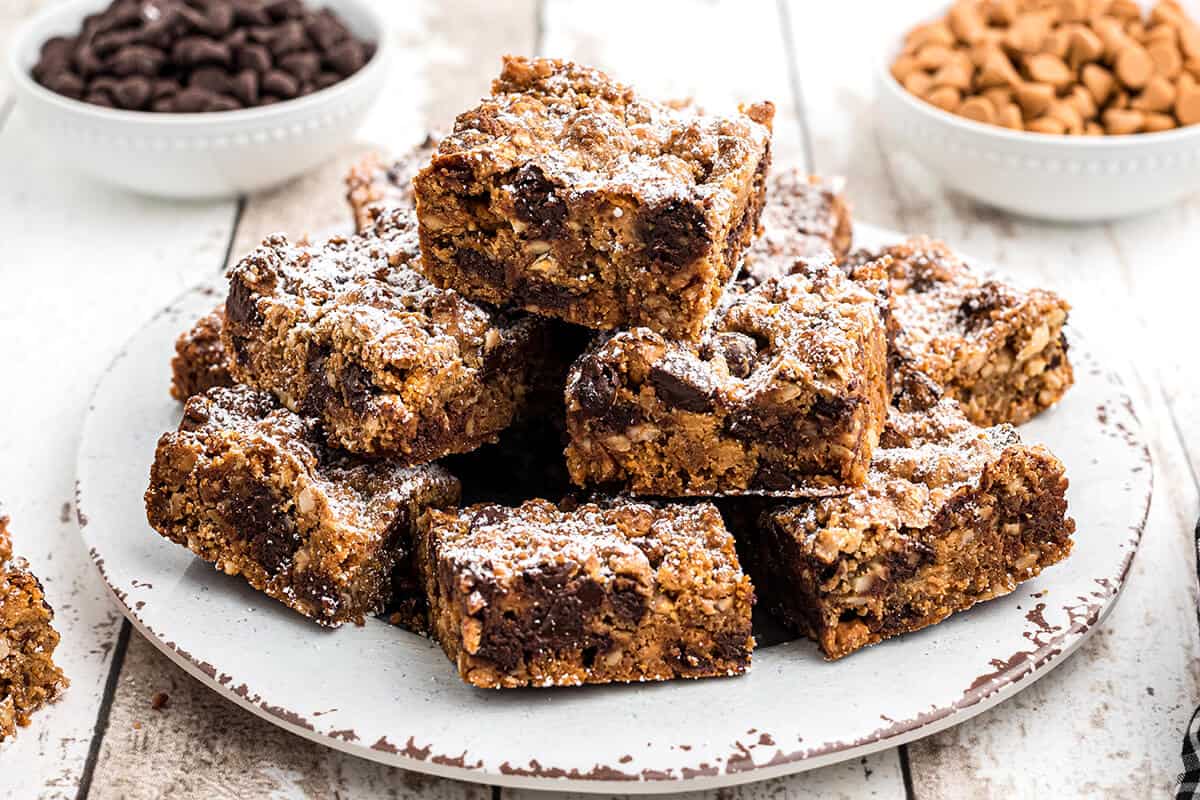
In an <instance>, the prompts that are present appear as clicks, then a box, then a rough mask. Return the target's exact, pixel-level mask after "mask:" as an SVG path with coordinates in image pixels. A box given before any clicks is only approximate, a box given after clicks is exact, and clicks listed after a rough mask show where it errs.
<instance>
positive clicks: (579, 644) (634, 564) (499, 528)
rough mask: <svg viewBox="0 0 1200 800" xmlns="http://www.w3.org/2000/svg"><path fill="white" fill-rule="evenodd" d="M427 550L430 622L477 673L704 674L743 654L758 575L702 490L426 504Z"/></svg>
mask: <svg viewBox="0 0 1200 800" xmlns="http://www.w3.org/2000/svg"><path fill="white" fill-rule="evenodd" d="M421 563H422V565H423V569H424V573H425V576H426V583H427V587H428V594H429V599H430V607H431V618H432V625H433V629H434V633H435V635H436V636H437V638H438V639H439V640H440V641H441V643H442V646H443V648H444V649H445V650H446V653H447V655H448V656H449V657H450V659H451V660H452V661H454V662H455V663H456V665H457V666H458V669H459V672H460V674H461V676H462V677H463V679H464V680H465V681H467V682H468V683H471V684H473V685H475V686H480V687H484V688H511V687H517V686H571V685H577V684H581V683H611V682H628V681H646V680H666V679H670V678H676V677H686V678H700V677H708V676H718V675H734V674H739V673H741V672H744V671H745V670H746V669H747V668H748V667H749V664H750V653H751V651H752V650H753V648H754V639H753V637H752V636H751V631H750V611H751V606H752V605H753V602H754V597H753V589H752V588H751V586H750V581H749V579H748V578H747V577H746V576H745V574H743V572H742V570H741V567H740V565H739V563H738V558H737V553H736V552H735V551H734V546H733V538H732V537H731V536H730V535H729V533H728V532H727V531H726V530H725V527H724V524H723V523H722V521H721V516H720V514H719V513H718V512H717V510H716V509H715V508H714V507H713V506H711V505H709V504H707V503H702V504H697V505H689V506H683V505H664V506H658V505H652V504H649V503H645V502H634V501H628V500H623V501H614V502H611V503H607V504H605V505H595V504H585V505H582V506H578V507H576V508H574V509H572V510H562V509H560V508H558V507H556V506H554V505H553V504H552V503H549V502H546V501H544V500H531V501H529V502H526V503H524V504H522V505H521V506H519V507H517V508H506V507H504V506H498V505H477V506H472V507H470V508H466V509H462V510H459V511H453V512H439V511H432V512H430V513H429V514H428V515H427V517H426V519H425V521H424V530H423V534H422V537H421Z"/></svg>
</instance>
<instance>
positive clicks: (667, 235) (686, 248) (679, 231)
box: [639, 200, 709, 267]
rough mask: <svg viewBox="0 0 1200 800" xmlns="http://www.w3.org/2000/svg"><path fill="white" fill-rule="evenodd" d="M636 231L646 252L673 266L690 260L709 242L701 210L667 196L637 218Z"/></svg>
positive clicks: (655, 259)
mask: <svg viewBox="0 0 1200 800" xmlns="http://www.w3.org/2000/svg"><path fill="white" fill-rule="evenodd" d="M639 233H640V236H641V238H642V241H643V242H644V243H645V246H646V255H647V256H648V257H649V258H650V259H651V260H653V261H658V262H662V263H664V264H667V265H669V266H673V267H681V266H683V265H684V264H688V263H690V262H692V261H694V260H695V259H696V258H698V257H699V256H700V255H701V254H702V253H703V252H704V251H705V249H706V248H707V247H708V244H709V238H708V226H707V224H706V222H705V219H704V212H703V211H701V210H700V208H699V207H697V206H696V205H695V204H694V203H689V202H686V201H684V200H669V201H667V202H665V203H662V204H661V205H659V206H658V207H656V208H653V209H650V210H649V211H648V212H647V213H646V214H645V215H644V216H643V218H642V220H641V223H640V226H639Z"/></svg>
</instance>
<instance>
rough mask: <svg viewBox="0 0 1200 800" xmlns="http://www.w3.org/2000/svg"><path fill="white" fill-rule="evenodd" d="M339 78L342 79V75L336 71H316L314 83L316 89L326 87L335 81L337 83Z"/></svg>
mask: <svg viewBox="0 0 1200 800" xmlns="http://www.w3.org/2000/svg"><path fill="white" fill-rule="evenodd" d="M341 79H342V76H341V75H338V74H337V73H336V72H320V73H317V78H316V80H315V81H314V83H315V85H316V88H317V89H318V90H320V89H328V88H329V87H330V86H333V85H334V84H335V83H337V82H338V81H340V80H341Z"/></svg>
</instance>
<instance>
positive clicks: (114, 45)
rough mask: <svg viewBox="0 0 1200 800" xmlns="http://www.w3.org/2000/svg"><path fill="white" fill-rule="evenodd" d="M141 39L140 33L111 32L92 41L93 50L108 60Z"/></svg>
mask: <svg viewBox="0 0 1200 800" xmlns="http://www.w3.org/2000/svg"><path fill="white" fill-rule="evenodd" d="M140 38H141V36H140V33H139V32H138V31H109V32H108V33H104V34H101V35H99V36H97V37H96V38H95V39H92V50H93V51H95V53H96V55H98V56H100V57H101V58H107V57H108V56H111V55H112V54H113V53H116V52H117V51H118V50H121V49H122V48H125V47H128V46H130V45H132V44H133V43H134V42H136V41H138V40H139V39H140Z"/></svg>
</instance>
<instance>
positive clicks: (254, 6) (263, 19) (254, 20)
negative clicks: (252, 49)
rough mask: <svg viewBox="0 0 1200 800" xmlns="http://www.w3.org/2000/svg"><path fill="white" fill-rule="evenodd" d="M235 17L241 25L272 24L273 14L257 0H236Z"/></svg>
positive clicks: (234, 6) (234, 5)
mask: <svg viewBox="0 0 1200 800" xmlns="http://www.w3.org/2000/svg"><path fill="white" fill-rule="evenodd" d="M233 18H234V20H235V21H236V22H237V24H239V25H270V24H271V15H270V14H268V13H267V10H266V9H265V8H263V7H262V5H260V4H259V3H258V2H257V1H256V0H234V3H233Z"/></svg>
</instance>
